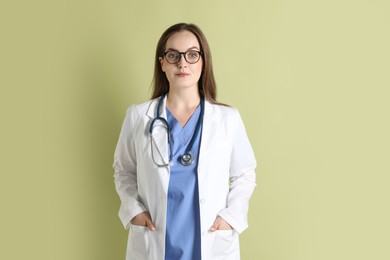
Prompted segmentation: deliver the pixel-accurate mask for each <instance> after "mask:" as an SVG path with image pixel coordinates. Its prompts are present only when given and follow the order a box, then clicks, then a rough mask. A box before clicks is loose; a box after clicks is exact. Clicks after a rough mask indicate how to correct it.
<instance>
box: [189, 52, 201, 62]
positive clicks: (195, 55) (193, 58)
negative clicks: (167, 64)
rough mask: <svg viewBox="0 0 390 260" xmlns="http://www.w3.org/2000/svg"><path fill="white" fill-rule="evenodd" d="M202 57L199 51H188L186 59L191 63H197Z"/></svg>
mask: <svg viewBox="0 0 390 260" xmlns="http://www.w3.org/2000/svg"><path fill="white" fill-rule="evenodd" d="M199 58H200V54H199V52H197V51H187V52H186V60H187V62H189V63H196V62H198V60H199Z"/></svg>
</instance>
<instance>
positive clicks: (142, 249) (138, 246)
mask: <svg viewBox="0 0 390 260" xmlns="http://www.w3.org/2000/svg"><path fill="white" fill-rule="evenodd" d="M130 229H131V231H130V233H129V240H128V245H127V256H126V260H133V259H137V260H138V259H147V255H148V251H149V229H148V227H144V226H137V225H130Z"/></svg>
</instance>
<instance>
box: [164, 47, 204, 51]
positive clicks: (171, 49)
mask: <svg viewBox="0 0 390 260" xmlns="http://www.w3.org/2000/svg"><path fill="white" fill-rule="evenodd" d="M193 49H196V50H199V48H198V47H196V46H193V47H191V48H188V49H187V51H189V50H193ZM166 51H177V52H180V51H179V50H177V49H175V48H169V49H167V50H166Z"/></svg>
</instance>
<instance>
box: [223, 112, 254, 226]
mask: <svg viewBox="0 0 390 260" xmlns="http://www.w3.org/2000/svg"><path fill="white" fill-rule="evenodd" d="M235 116H236V120H232V121H233V122H236V132H235V134H234V139H233V149H232V153H231V161H230V173H229V174H230V189H229V194H228V198H227V207H226V208H225V209H224V210H222V211H221V212H220V213H219V214H218V215H219V216H220V217H222V218H223V219H224V220H225V221H226V222H228V223H229V224H230V225H231V226H232V227H233V228H234V229H235V230H236V231H237V232H238V233H241V232H242V231H244V230H245V229H246V228H247V227H248V207H249V199H250V197H251V196H252V193H253V190H254V188H255V186H256V175H255V171H254V170H255V168H256V159H255V156H254V153H253V150H252V146H251V144H250V142H249V139H248V136H247V134H246V130H245V127H244V124H243V122H242V120H241V117H240V114H239V113H238V111H237V110H235Z"/></svg>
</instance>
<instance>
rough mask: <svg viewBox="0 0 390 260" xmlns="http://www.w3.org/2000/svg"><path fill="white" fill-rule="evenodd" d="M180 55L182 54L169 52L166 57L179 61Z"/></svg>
mask: <svg viewBox="0 0 390 260" xmlns="http://www.w3.org/2000/svg"><path fill="white" fill-rule="evenodd" d="M179 55H180V54H179V53H178V52H176V51H170V52H167V54H165V57H166V58H167V59H172V60H174V59H177V58H178V57H179Z"/></svg>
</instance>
